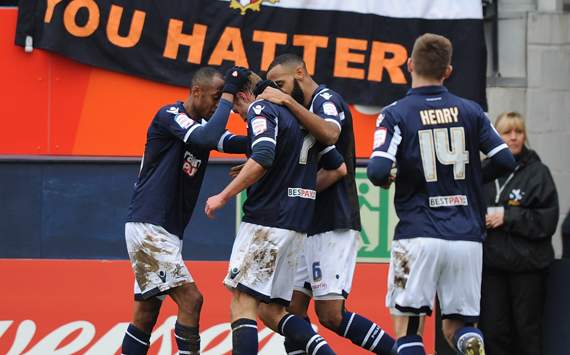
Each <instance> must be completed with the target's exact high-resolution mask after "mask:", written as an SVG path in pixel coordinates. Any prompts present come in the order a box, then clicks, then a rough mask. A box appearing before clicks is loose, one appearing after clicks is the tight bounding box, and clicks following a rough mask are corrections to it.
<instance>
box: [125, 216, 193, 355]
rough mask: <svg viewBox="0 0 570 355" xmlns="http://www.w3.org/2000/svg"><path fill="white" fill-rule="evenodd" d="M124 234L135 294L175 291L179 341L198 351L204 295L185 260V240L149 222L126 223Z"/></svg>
mask: <svg viewBox="0 0 570 355" xmlns="http://www.w3.org/2000/svg"><path fill="white" fill-rule="evenodd" d="M125 235H126V241H127V250H128V252H129V258H130V260H131V265H132V267H133V270H134V273H135V298H136V299H138V300H148V299H151V298H152V297H156V296H158V295H165V294H172V297H173V299H174V301H175V302H176V303H177V304H178V308H179V314H178V316H179V319H178V322H177V324H176V334H177V335H180V338H179V337H177V338H176V339H177V344H178V345H179V348H180V350H182V351H188V352H190V350H188V349H192V352H191V353H197V352H198V351H199V348H200V343H199V335H198V334H199V333H198V318H199V310H200V307H201V305H202V295H200V293H199V292H198V290H197V289H196V286H195V285H194V283H193V282H194V281H193V279H192V276H191V275H190V272H188V269H187V268H186V265H185V264H184V260H182V240H181V239H180V238H178V237H177V236H175V235H173V234H171V233H169V232H168V231H167V230H165V229H164V228H163V227H160V226H156V225H152V224H149V223H127V224H126V225H125Z"/></svg>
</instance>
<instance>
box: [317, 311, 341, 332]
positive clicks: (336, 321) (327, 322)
mask: <svg viewBox="0 0 570 355" xmlns="http://www.w3.org/2000/svg"><path fill="white" fill-rule="evenodd" d="M316 311H317V317H318V318H319V323H321V324H322V325H323V326H324V327H325V328H327V329H330V330H332V331H335V332H336V331H337V330H338V329H339V328H340V324H341V323H342V314H341V312H338V311H337V310H332V309H324V310H322V309H319V308H317V309H316Z"/></svg>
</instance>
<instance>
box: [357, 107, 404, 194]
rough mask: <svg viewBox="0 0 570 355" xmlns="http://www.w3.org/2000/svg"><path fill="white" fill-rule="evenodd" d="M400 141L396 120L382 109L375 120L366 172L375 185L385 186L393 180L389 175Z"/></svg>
mask: <svg viewBox="0 0 570 355" xmlns="http://www.w3.org/2000/svg"><path fill="white" fill-rule="evenodd" d="M401 141H402V136H401V135H400V129H399V128H398V124H397V121H396V120H395V119H394V117H393V116H392V114H391V113H390V112H389V111H383V112H382V113H380V115H379V116H378V119H377V120H376V130H375V131H374V145H373V147H372V148H373V151H372V155H371V156H370V162H369V163H368V168H367V169H366V173H367V174H368V179H369V180H370V181H371V182H372V183H373V184H374V185H376V186H381V187H384V188H387V187H389V186H390V184H391V183H392V181H393V180H394V176H393V175H391V171H392V168H393V165H394V164H395V162H396V154H397V152H398V146H399V144H400V142H401Z"/></svg>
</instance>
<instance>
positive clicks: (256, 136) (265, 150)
mask: <svg viewBox="0 0 570 355" xmlns="http://www.w3.org/2000/svg"><path fill="white" fill-rule="evenodd" d="M247 122H248V128H247V132H248V136H249V141H250V142H251V146H250V147H251V156H250V157H251V158H252V159H254V160H255V161H257V162H258V163H260V164H261V165H262V166H264V167H265V168H269V167H271V165H272V164H273V159H274V156H275V147H276V145H277V139H278V137H277V132H278V130H279V126H278V125H279V120H278V117H277V114H276V113H275V111H274V110H273V109H272V108H271V107H270V106H268V105H267V104H266V103H265V104H264V103H258V104H254V105H252V107H250V109H249V111H248V113H247Z"/></svg>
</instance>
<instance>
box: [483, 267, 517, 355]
mask: <svg viewBox="0 0 570 355" xmlns="http://www.w3.org/2000/svg"><path fill="white" fill-rule="evenodd" d="M511 307H512V299H511V292H510V287H509V277H508V273H506V272H503V271H499V270H492V269H487V268H484V269H483V279H482V282H481V318H480V320H479V328H480V329H481V330H482V331H483V334H484V335H485V348H486V350H487V352H488V353H489V354H493V355H495V354H496V355H510V354H511V353H512V349H513V345H514V344H513V342H512V329H513V327H512V318H513V316H512V310H511Z"/></svg>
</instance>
